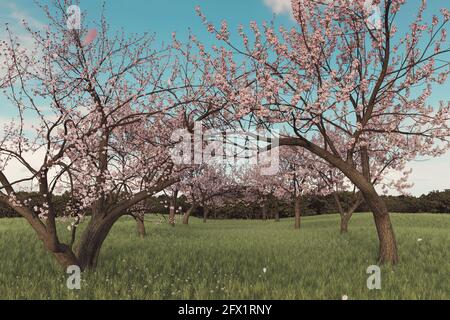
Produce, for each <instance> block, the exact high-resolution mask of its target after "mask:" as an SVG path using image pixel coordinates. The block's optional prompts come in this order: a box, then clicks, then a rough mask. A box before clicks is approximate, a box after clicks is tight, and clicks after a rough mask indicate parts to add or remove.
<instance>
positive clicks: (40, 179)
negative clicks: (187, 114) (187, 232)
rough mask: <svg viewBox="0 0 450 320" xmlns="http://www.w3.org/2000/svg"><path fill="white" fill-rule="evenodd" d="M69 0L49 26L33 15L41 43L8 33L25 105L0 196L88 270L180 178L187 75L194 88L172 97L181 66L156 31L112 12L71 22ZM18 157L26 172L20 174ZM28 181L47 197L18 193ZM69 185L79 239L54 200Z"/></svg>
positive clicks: (0, 143) (17, 90) (15, 106)
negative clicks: (177, 138)
mask: <svg viewBox="0 0 450 320" xmlns="http://www.w3.org/2000/svg"><path fill="white" fill-rule="evenodd" d="M67 5H68V2H66V1H55V2H54V4H53V8H55V10H56V13H53V12H50V10H49V9H48V8H47V7H43V9H44V10H45V12H46V14H47V17H48V22H49V24H48V26H47V27H46V29H44V30H40V31H34V30H32V29H31V28H30V27H28V25H27V24H26V22H24V25H25V28H26V29H27V30H28V32H29V34H30V36H31V37H32V39H33V42H34V43H33V48H32V49H27V48H24V47H22V45H21V43H20V42H19V41H18V38H17V37H15V36H14V35H13V34H12V32H11V31H10V30H9V29H8V28H7V29H6V32H7V35H8V36H7V39H6V40H4V41H2V42H1V43H0V53H1V55H2V60H4V61H5V70H6V72H5V75H4V78H3V79H2V80H1V81H0V82H1V83H2V86H3V88H4V90H3V93H4V95H5V97H7V98H8V99H9V103H7V105H6V106H3V107H2V108H4V109H8V111H7V112H8V114H11V113H12V112H15V119H14V121H12V122H11V123H10V125H8V126H7V127H5V128H4V130H3V133H2V137H1V140H0V184H1V186H0V201H1V202H2V203H3V204H5V205H8V206H9V207H11V208H12V209H14V210H15V211H16V212H17V213H18V214H20V215H21V216H22V217H24V218H25V219H26V220H27V221H28V223H29V224H30V225H31V227H32V228H33V229H34V231H35V232H36V234H37V235H38V237H39V239H40V240H41V241H42V242H43V244H44V247H45V248H46V249H47V250H48V251H50V252H51V253H53V255H54V256H55V258H56V259H57V261H58V262H59V264H60V265H61V266H63V267H67V266H70V265H78V266H80V267H81V268H82V269H83V270H86V269H91V268H95V266H96V265H97V260H98V256H99V252H100V248H101V246H102V243H103V241H104V240H105V238H106V236H107V235H108V233H109V231H110V230H111V228H112V226H113V225H114V223H115V222H116V221H117V220H118V219H119V218H120V217H122V216H123V215H126V214H130V212H132V209H133V206H135V205H137V204H139V203H140V202H142V201H144V200H145V199H147V198H148V197H151V196H152V195H154V194H156V193H158V192H160V191H162V190H164V189H166V188H167V187H169V186H170V185H172V184H173V183H175V182H176V181H177V180H178V174H179V173H180V170H182V168H181V167H177V166H176V165H174V164H173V162H172V161H171V155H170V152H169V149H170V148H172V147H173V145H174V142H173V141H172V140H171V139H170V136H171V133H172V131H173V130H174V129H175V128H178V127H179V125H180V120H179V112H178V111H177V107H179V106H180V105H181V103H182V102H181V101H182V99H183V98H182V97H186V99H189V98H188V97H187V96H188V95H190V92H189V90H187V89H186V88H184V87H183V85H181V87H180V90H181V89H183V92H184V95H181V94H179V95H178V98H177V100H175V99H173V98H172V93H173V92H176V91H177V89H178V88H177V87H176V86H177V81H176V79H177V74H179V73H178V69H177V68H176V62H172V59H171V56H170V54H169V49H170V48H167V47H163V48H156V46H155V45H154V43H153V37H152V36H151V35H148V34H144V35H131V36H126V35H124V34H123V33H121V32H118V33H116V34H115V35H113V34H112V31H111V30H110V29H109V28H108V25H107V23H106V21H105V19H104V17H102V18H101V20H100V21H99V22H98V33H96V34H95V37H94V35H93V34H92V32H88V31H87V28H86V27H82V28H81V29H80V30H77V29H73V30H69V29H67V26H66V20H67V18H68V17H67V15H66V7H67ZM86 38H89V39H88V40H89V41H87V40H86ZM174 66H175V67H174ZM167 79H169V80H170V81H168V80H167ZM14 110H15V111H14ZM11 166H17V167H20V168H21V170H22V172H23V176H21V177H16V176H14V175H10V174H9V172H10V171H8V168H9V167H11ZM24 183H34V184H35V185H36V187H37V190H38V192H39V195H40V197H41V200H42V204H41V205H38V206H35V207H30V205H29V199H21V198H19V197H18V196H17V191H18V190H20V188H21V186H22V185H23V184H24ZM63 191H68V192H69V194H70V195H71V202H70V205H69V206H68V207H67V208H66V212H65V214H66V215H67V216H71V217H73V218H74V221H73V222H72V223H71V224H70V225H69V226H68V229H70V231H71V234H72V236H71V242H70V243H64V242H63V241H62V240H61V239H60V236H59V234H58V231H57V223H58V221H57V217H56V213H55V209H54V204H53V202H52V195H54V194H57V193H59V192H63ZM87 213H88V214H89V215H90V217H89V219H86V220H88V221H87V225H86V227H85V228H84V231H83V233H82V234H81V237H80V238H79V239H77V227H78V224H79V223H80V222H82V221H83V220H84V218H85V215H86V214H87ZM74 244H76V247H75V248H74V247H73V246H74Z"/></svg>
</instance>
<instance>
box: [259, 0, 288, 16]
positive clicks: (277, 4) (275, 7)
mask: <svg viewBox="0 0 450 320" xmlns="http://www.w3.org/2000/svg"><path fill="white" fill-rule="evenodd" d="M264 4H265V5H266V6H268V7H269V8H270V9H272V11H273V12H274V13H276V14H291V13H292V7H291V0H264Z"/></svg>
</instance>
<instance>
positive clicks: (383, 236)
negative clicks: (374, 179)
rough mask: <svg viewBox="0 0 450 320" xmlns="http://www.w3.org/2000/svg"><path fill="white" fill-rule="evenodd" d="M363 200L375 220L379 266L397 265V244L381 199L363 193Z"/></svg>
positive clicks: (370, 193) (376, 195)
mask: <svg viewBox="0 0 450 320" xmlns="http://www.w3.org/2000/svg"><path fill="white" fill-rule="evenodd" d="M363 196H364V200H365V201H366V203H367V205H368V206H369V207H370V209H371V210H372V213H373V218H374V220H375V226H376V229H377V234H378V239H379V240H380V241H379V242H380V243H379V253H378V262H379V263H380V264H385V263H390V264H397V263H398V261H399V258H398V251H397V242H396V239H395V234H394V228H393V227H392V223H391V219H390V217H389V213H388V210H387V207H386V204H385V203H384V201H383V199H381V197H380V196H379V195H378V194H377V192H376V191H375V189H374V190H373V192H369V193H368V192H363Z"/></svg>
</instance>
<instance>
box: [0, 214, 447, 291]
mask: <svg viewBox="0 0 450 320" xmlns="http://www.w3.org/2000/svg"><path fill="white" fill-rule="evenodd" d="M148 219H149V220H151V221H150V222H147V223H146V226H147V232H148V237H147V238H146V239H144V240H141V239H139V238H137V236H136V234H135V225H134V221H132V220H130V219H128V218H124V219H123V220H121V221H119V223H118V224H117V225H116V226H115V227H114V229H113V231H112V233H111V234H110V236H109V237H108V239H107V241H106V243H105V245H104V247H103V249H102V253H101V256H100V265H99V267H98V270H97V271H96V272H95V273H89V274H83V280H82V289H81V290H80V291H70V290H68V289H67V287H66V275H65V274H64V273H63V272H62V271H61V270H60V268H59V267H58V266H57V265H56V264H55V263H54V261H53V259H52V257H51V256H50V255H48V254H47V253H46V252H45V251H44V250H43V248H42V245H41V243H40V242H39V241H38V240H37V238H36V237H35V235H34V234H33V232H32V231H31V229H30V228H29V227H28V226H27V225H26V223H25V221H23V220H21V219H3V220H0V253H1V258H0V299H30V298H32V299H341V297H342V296H343V295H347V296H348V297H349V299H449V298H450V281H449V280H450V279H449V275H450V250H449V249H450V247H449V245H450V216H448V215H425V214H414V215H412V214H403V215H393V217H392V219H393V224H394V227H395V230H396V234H397V239H398V243H399V250H400V258H401V263H400V264H399V265H398V266H396V267H383V268H382V289H381V290H372V291H370V290H368V289H367V287H366V279H367V277H368V275H367V274H366V269H367V267H368V266H369V265H372V264H375V263H376V253H377V240H376V234H375V229H374V225H373V221H372V219H371V216H370V215H368V214H357V215H356V216H354V217H353V219H352V221H351V222H350V225H349V230H350V231H349V233H348V234H347V235H344V236H341V235H340V234H339V230H338V225H339V217H338V216H336V215H331V216H317V217H306V218H304V219H303V221H302V230H300V231H295V230H293V228H292V225H293V220H291V219H286V220H282V221H281V222H279V223H275V222H273V221H267V222H263V221H209V222H208V223H207V224H203V223H202V222H201V221H200V220H197V219H192V221H191V225H189V226H183V225H177V226H176V227H170V226H168V225H166V224H157V223H156V220H155V218H150V217H149V218H148ZM152 219H153V221H152ZM61 230H62V232H64V231H65V235H64V236H65V237H68V234H67V231H66V230H65V226H64V225H62V226H61ZM418 239H422V241H418ZM264 270H265V271H266V272H264Z"/></svg>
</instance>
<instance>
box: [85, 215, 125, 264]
mask: <svg viewBox="0 0 450 320" xmlns="http://www.w3.org/2000/svg"><path fill="white" fill-rule="evenodd" d="M118 218H119V217H111V216H106V217H102V216H98V215H97V216H93V217H92V218H91V220H90V221H89V224H88V225H87V227H86V229H85V230H84V232H83V235H82V236H81V239H80V242H79V244H78V247H77V250H76V254H77V257H78V261H79V266H80V268H81V269H82V270H91V269H95V267H96V266H97V261H98V256H99V254H100V249H101V247H102V245H103V242H104V241H105V239H106V237H107V236H108V233H109V231H110V230H111V228H112V226H113V225H114V223H115V222H116V221H117V220H118Z"/></svg>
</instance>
